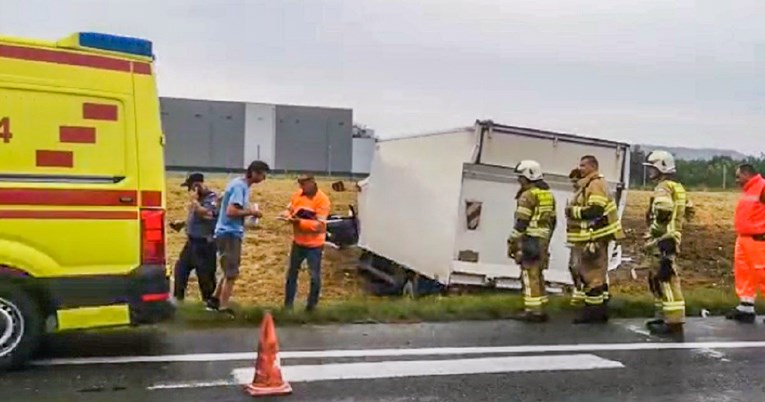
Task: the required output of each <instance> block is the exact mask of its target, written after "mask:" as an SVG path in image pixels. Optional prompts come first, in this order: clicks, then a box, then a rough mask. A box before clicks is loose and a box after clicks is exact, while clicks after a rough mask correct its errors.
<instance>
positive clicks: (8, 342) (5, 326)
mask: <svg viewBox="0 0 765 402" xmlns="http://www.w3.org/2000/svg"><path fill="white" fill-rule="evenodd" d="M42 325H43V321H42V316H41V314H40V312H39V308H38V307H37V303H35V301H34V300H33V299H32V298H31V297H30V296H29V295H28V294H27V293H26V292H24V291H22V290H20V289H18V288H16V287H11V286H2V285H0V371H4V370H9V369H17V368H20V367H22V366H23V365H24V364H26V363H27V361H28V360H29V359H30V358H31V357H32V355H33V354H34V352H35V351H36V349H37V347H38V345H39V342H40V337H41V336H42V332H43V331H42V329H43V327H42Z"/></svg>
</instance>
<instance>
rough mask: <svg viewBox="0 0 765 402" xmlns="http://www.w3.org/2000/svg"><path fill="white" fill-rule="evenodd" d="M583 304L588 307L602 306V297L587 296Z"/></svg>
mask: <svg viewBox="0 0 765 402" xmlns="http://www.w3.org/2000/svg"><path fill="white" fill-rule="evenodd" d="M584 302H585V303H586V304H589V305H598V304H603V295H600V296H587V297H585V298H584Z"/></svg>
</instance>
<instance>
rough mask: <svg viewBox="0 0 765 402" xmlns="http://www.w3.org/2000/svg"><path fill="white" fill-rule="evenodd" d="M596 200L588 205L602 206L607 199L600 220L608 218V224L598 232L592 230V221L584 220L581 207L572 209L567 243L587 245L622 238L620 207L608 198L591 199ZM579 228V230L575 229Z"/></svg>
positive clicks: (595, 196)
mask: <svg viewBox="0 0 765 402" xmlns="http://www.w3.org/2000/svg"><path fill="white" fill-rule="evenodd" d="M592 198H595V201H594V202H590V201H589V200H588V205H589V204H592V205H600V202H601V201H602V200H603V199H605V200H606V202H605V203H604V204H603V205H604V206H605V207H604V210H603V215H601V217H600V218H598V219H602V217H606V219H607V222H608V224H607V225H606V226H604V227H602V228H599V229H597V230H591V229H590V221H587V220H582V217H581V211H582V208H581V207H579V206H573V207H571V215H572V216H571V218H570V219H569V224H568V230H567V231H566V241H567V242H569V243H586V242H591V241H595V240H599V239H602V238H606V237H610V236H613V237H615V238H617V239H618V238H621V236H622V234H621V233H622V224H621V221H620V220H619V216H618V207H617V206H616V203H615V202H614V201H613V200H610V199H609V198H607V197H603V196H598V195H591V196H590V199H592ZM575 228H577V229H578V230H577V229H575Z"/></svg>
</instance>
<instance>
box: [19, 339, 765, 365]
mask: <svg viewBox="0 0 765 402" xmlns="http://www.w3.org/2000/svg"><path fill="white" fill-rule="evenodd" d="M754 348H765V342H763V341H734V342H645V343H594V344H571V345H521V346H477V347H441V348H410V349H348V350H343V349H340V350H316V351H313V350H306V351H282V352H280V353H279V354H280V357H281V358H282V359H333V358H365V357H395V356H401V357H403V356H448V355H464V356H467V355H491V354H515V353H581V352H611V351H641V350H689V349H754ZM256 357H257V355H256V353H254V352H236V353H197V354H177V355H157V356H113V357H85V358H62V359H51V360H38V361H35V362H33V363H32V364H33V365H37V366H69V365H91V364H136V363H182V362H220V361H246V360H250V361H252V360H254V359H255V358H256Z"/></svg>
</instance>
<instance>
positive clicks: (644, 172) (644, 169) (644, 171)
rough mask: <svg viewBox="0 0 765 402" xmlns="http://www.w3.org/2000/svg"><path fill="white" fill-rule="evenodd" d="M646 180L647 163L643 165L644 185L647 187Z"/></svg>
mask: <svg viewBox="0 0 765 402" xmlns="http://www.w3.org/2000/svg"><path fill="white" fill-rule="evenodd" d="M645 180H646V168H645V165H643V187H645Z"/></svg>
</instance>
